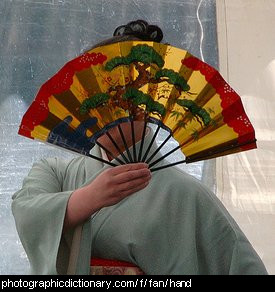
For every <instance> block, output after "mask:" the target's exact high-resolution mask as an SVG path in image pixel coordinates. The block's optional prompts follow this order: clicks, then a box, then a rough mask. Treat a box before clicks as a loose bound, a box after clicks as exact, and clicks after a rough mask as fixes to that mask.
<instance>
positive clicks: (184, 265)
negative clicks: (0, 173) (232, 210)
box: [12, 134, 267, 275]
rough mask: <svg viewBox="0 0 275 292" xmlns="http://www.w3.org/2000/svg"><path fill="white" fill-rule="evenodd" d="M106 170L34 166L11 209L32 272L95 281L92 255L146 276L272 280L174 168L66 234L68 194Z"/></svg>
mask: <svg viewBox="0 0 275 292" xmlns="http://www.w3.org/2000/svg"><path fill="white" fill-rule="evenodd" d="M148 136H149V137H148V138H147V139H146V142H145V146H144V147H145V149H146V145H148V141H149V142H150V137H151V134H150V135H148ZM154 147H155V146H154ZM93 151H94V154H97V155H99V149H97V148H95V149H94V150H93ZM152 151H153V150H152ZM96 152H97V153H96ZM163 163H164V164H165V163H167V162H163ZM108 167H109V166H108ZM105 168H106V167H104V168H103V164H102V163H100V162H97V161H94V160H92V159H90V158H83V157H79V158H76V159H73V160H72V161H70V162H65V161H63V160H61V159H47V160H42V161H41V162H39V163H36V164H34V166H33V168H32V169H31V171H30V173H29V175H28V176H27V177H26V178H25V180H24V182H23V187H22V189H21V190H19V191H18V192H17V193H16V194H15V195H14V196H13V203H12V211H13V214H14V217H15V221H16V227H17V230H18V233H19V236H20V239H21V241H22V244H23V246H24V248H25V250H26V253H27V255H28V258H29V261H30V265H31V273H33V274H89V273H90V268H89V262H90V255H91V253H92V254H93V255H94V256H98V257H103V258H112V259H118V260H125V261H130V262H133V263H135V264H136V265H138V266H139V267H140V268H141V269H142V270H143V271H144V272H145V273H146V274H166V275H172V274H183V275H184V274H185V275H190V274H193V275H195V274H266V273H267V272H266V269H265V267H264V265H263V263H262V261H261V260H260V258H259V257H258V255H257V254H256V252H255V250H254V249H253V248H252V246H251V245H250V243H249V242H248V240H247V239H246V237H245V236H244V234H243V233H242V232H241V230H240V228H239V227H238V226H237V224H236V223H235V222H234V220H233V219H232V217H231V216H230V215H229V214H228V212H227V211H226V209H225V208H224V207H223V205H222V204H221V202H220V201H219V200H218V199H217V197H216V196H215V195H214V194H212V193H211V192H210V191H209V190H207V189H206V188H205V187H204V186H203V185H202V184H201V183H200V182H199V181H198V180H196V179H195V178H193V177H191V176H190V175H188V174H186V173H184V172H182V171H180V170H178V169H177V168H175V167H171V168H167V169H165V170H160V171H157V172H155V173H153V175H152V180H151V181H150V184H149V185H148V186H147V187H146V188H145V189H143V190H141V191H139V192H137V193H135V194H133V195H131V196H129V197H128V198H126V199H124V200H123V201H121V202H120V203H118V204H116V205H114V206H111V207H107V208H103V209H101V210H100V211H99V212H97V213H96V214H94V215H93V216H92V218H91V219H90V220H88V221H87V222H85V223H84V224H83V225H81V226H78V227H77V228H75V230H72V231H71V232H68V233H67V234H64V235H62V227H63V221H64V216H65V211H66V206H67V202H68V199H69V197H70V195H71V194H72V192H73V191H74V190H75V189H77V188H79V187H81V186H82V185H84V184H87V183H89V182H91V181H92V180H93V179H94V178H95V177H96V176H97V175H98V174H99V173H100V172H102V171H103V170H104V169H105Z"/></svg>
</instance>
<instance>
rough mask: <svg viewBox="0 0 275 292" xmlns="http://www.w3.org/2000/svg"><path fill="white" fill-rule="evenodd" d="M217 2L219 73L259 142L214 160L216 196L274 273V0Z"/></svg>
mask: <svg viewBox="0 0 275 292" xmlns="http://www.w3.org/2000/svg"><path fill="white" fill-rule="evenodd" d="M216 3H217V27H218V44H219V57H220V71H221V72H222V74H223V75H224V77H225V79H226V80H227V81H228V82H229V84H231V86H232V87H233V88H234V89H235V90H236V91H237V92H238V93H239V94H240V95H241V98H242V100H243V103H244V107H245V110H246V113H247V114H248V117H249V118H250V120H251V122H252V124H253V126H254V128H255V131H256V138H257V140H258V142H257V144H258V149H256V150H250V151H247V152H242V153H240V154H235V155H229V156H226V157H222V158H218V159H217V160H216V175H217V195H218V196H219V198H220V199H221V200H222V201H223V203H224V204H225V206H226V207H227V209H228V210H229V212H230V213H231V214H232V215H233V217H234V218H235V220H236V221H237V222H238V223H239V225H240V226H241V228H242V230H243V231H244V233H245V234H246V235H247V237H248V238H249V240H250V241H251V243H252V244H253V246H254V248H255V249H256V250H257V252H258V254H259V255H260V257H261V258H262V259H263V261H264V263H265V265H266V267H267V269H268V271H269V273H270V274H275V33H274V27H275V17H274V16H275V1H274V0H253V1H251V0H230V1H229V0H217V1H216Z"/></svg>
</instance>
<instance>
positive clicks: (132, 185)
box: [116, 176, 151, 192]
mask: <svg viewBox="0 0 275 292" xmlns="http://www.w3.org/2000/svg"><path fill="white" fill-rule="evenodd" d="M150 179H151V177H148V176H146V177H142V178H137V179H135V180H131V181H128V182H125V183H122V184H119V185H117V187H116V188H117V191H118V192H123V191H127V190H129V191H131V190H133V189H136V188H137V187H139V186H141V185H143V184H145V183H148V182H149V181H150Z"/></svg>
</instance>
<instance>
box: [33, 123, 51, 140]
mask: <svg viewBox="0 0 275 292" xmlns="http://www.w3.org/2000/svg"><path fill="white" fill-rule="evenodd" d="M49 134H50V130H49V129H47V128H45V127H43V126H40V125H39V126H36V127H35V128H34V129H33V131H32V132H31V136H32V137H33V138H34V139H38V140H41V141H47V138H48V136H49Z"/></svg>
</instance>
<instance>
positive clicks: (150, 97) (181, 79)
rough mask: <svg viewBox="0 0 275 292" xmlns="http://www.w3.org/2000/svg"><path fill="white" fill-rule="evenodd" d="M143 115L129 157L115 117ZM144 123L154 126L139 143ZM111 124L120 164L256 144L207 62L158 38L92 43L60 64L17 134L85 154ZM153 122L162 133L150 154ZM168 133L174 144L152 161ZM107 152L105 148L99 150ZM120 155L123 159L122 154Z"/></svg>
mask: <svg viewBox="0 0 275 292" xmlns="http://www.w3.org/2000/svg"><path fill="white" fill-rule="evenodd" d="M135 120H144V121H145V124H144V129H143V134H142V140H141V147H140V149H139V150H140V151H139V153H135V141H134V135H132V137H133V148H134V149H133V150H134V154H133V155H132V154H131V153H130V152H129V149H128V147H127V145H126V143H125V138H124V136H123V131H122V130H121V127H120V125H121V123H124V122H131V125H132V134H133V132H134V126H133V125H134V123H133V121H135ZM148 123H154V124H156V125H157V128H156V130H155V133H154V135H153V138H152V141H151V143H150V144H149V146H148V147H147V149H142V148H143V147H142V146H143V142H144V136H145V129H146V125H147V124H148ZM115 126H118V128H119V131H120V134H121V137H122V138H123V141H124V145H125V149H126V152H125V153H123V152H122V151H120V153H121V154H122V158H121V159H119V158H116V160H117V161H118V162H119V163H120V164H124V163H128V162H137V161H145V162H147V163H150V164H149V165H150V167H152V166H153V165H156V164H157V163H158V162H159V161H160V160H162V159H163V158H165V157H167V156H168V155H170V154H171V153H173V152H174V151H176V150H177V149H181V151H182V152H183V154H184V155H185V159H184V160H181V161H178V162H175V163H172V164H169V165H164V166H161V167H155V168H151V170H158V169H162V168H165V167H167V166H172V165H176V164H179V163H183V162H186V163H190V162H194V161H200V160H204V159H210V158H214V157H218V156H222V155H227V154H231V153H236V152H240V151H244V150H249V149H253V148H256V139H255V132H254V129H253V126H252V125H251V123H250V121H249V119H248V117H247V115H246V113H245V111H244V108H243V105H242V102H241V99H240V97H239V96H238V94H237V93H236V92H235V91H234V90H233V89H232V88H231V87H230V86H229V85H228V84H227V83H226V82H225V81H224V79H223V78H222V77H221V75H220V74H219V73H218V72H217V71H216V70H215V69H214V68H212V67H211V66H209V65H208V64H206V63H204V62H202V61H201V60H199V59H198V58H196V57H194V56H192V55H191V54H190V53H189V52H187V51H185V50H182V49H179V48H176V47H173V46H170V45H166V44H161V43H155V42H147V41H127V42H119V43H115V44H111V45H105V46H102V47H98V48H95V49H93V50H91V51H89V52H87V53H84V54H83V55H81V56H79V57H78V58H76V59H74V60H72V61H70V62H68V63H67V64H66V65H65V66H64V67H63V68H62V69H61V70H60V71H59V72H58V73H57V74H56V75H54V76H53V77H52V78H51V79H50V80H48V81H47V82H46V83H45V84H44V85H42V87H41V89H40V90H39V92H38V94H37V96H36V98H35V100H34V101H33V103H32V104H31V106H30V107H29V109H28V110H27V112H26V113H25V115H24V117H23V119H22V122H21V125H20V129H19V134H21V135H23V136H26V137H29V138H32V139H38V140H40V141H43V142H48V143H52V144H54V145H57V146H60V147H63V148H66V149H69V150H72V151H75V152H77V153H80V154H83V155H86V156H90V157H93V158H95V159H98V160H100V161H103V162H105V163H108V164H110V165H113V166H114V165H116V164H115V163H113V162H109V161H106V160H104V159H102V158H100V157H94V156H93V155H91V154H90V150H91V149H92V148H93V147H94V145H95V144H98V145H99V146H100V147H103V148H104V146H103V145H101V144H100V143H99V142H98V141H97V139H98V137H100V136H101V135H103V134H106V135H108V137H109V138H110V140H111V141H112V143H114V145H115V146H116V147H117V149H118V146H117V145H116V142H115V141H114V139H112V136H111V135H110V133H109V132H108V131H109V129H111V128H112V127H115ZM160 128H163V129H165V130H167V131H168V132H169V135H168V137H167V139H165V141H164V142H163V143H162V144H161V145H160V146H159V147H158V149H157V150H155V151H154V153H150V149H151V146H152V143H153V140H154V139H155V138H156V136H157V134H158V132H159V130H160ZM171 137H173V138H174V139H175V140H176V141H177V142H178V143H179V145H178V146H177V147H176V148H174V149H173V150H171V151H169V152H168V153H166V154H165V155H163V156H162V158H159V159H157V160H155V161H154V157H155V155H156V153H157V152H158V151H159V150H160V149H161V148H162V147H163V145H164V144H165V143H166V142H167V141H168V140H169V139H170V138H171ZM104 150H106V151H108V149H106V148H104ZM122 159H123V160H122Z"/></svg>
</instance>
